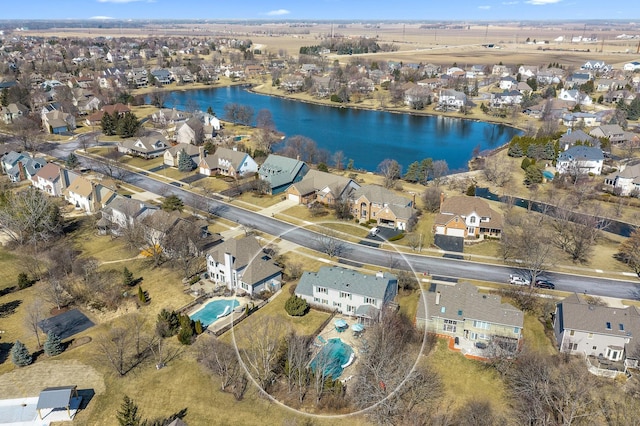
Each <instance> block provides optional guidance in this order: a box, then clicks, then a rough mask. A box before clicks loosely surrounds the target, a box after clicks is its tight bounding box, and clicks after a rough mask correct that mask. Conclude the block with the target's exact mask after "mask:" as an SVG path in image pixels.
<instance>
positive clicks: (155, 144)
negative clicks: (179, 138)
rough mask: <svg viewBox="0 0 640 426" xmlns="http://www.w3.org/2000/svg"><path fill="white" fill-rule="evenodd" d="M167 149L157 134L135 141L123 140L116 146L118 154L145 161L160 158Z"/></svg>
mask: <svg viewBox="0 0 640 426" xmlns="http://www.w3.org/2000/svg"><path fill="white" fill-rule="evenodd" d="M167 148H169V144H168V143H167V140H166V139H165V137H164V136H163V135H162V134H160V133H158V132H153V133H151V134H149V135H147V136H142V137H139V138H137V139H129V140H125V141H122V142H120V143H119V144H118V151H119V152H122V153H124V154H129V155H133V156H136V157H142V158H146V159H149V158H156V157H160V156H161V155H163V154H164V151H165V150H166V149H167Z"/></svg>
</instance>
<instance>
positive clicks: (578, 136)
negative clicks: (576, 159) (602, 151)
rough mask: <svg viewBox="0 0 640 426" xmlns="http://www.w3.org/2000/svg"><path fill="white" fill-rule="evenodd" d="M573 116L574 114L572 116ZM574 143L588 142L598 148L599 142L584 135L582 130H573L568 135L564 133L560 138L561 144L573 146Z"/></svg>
mask: <svg viewBox="0 0 640 426" xmlns="http://www.w3.org/2000/svg"><path fill="white" fill-rule="evenodd" d="M574 116H575V114H574ZM576 142H588V143H589V144H590V145H592V146H600V141H599V140H598V139H597V138H594V137H593V136H591V135H589V134H587V133H585V132H584V131H583V130H580V129H578V130H574V131H572V132H570V133H565V134H564V135H562V136H561V137H560V143H561V144H565V143H566V144H570V145H573V144H575V143H576Z"/></svg>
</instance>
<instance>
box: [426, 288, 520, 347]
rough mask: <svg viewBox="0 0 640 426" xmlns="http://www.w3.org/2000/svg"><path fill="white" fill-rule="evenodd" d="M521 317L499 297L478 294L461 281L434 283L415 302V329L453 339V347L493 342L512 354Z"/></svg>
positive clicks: (516, 344) (518, 334) (516, 343)
mask: <svg viewBox="0 0 640 426" xmlns="http://www.w3.org/2000/svg"><path fill="white" fill-rule="evenodd" d="M523 326H524V314H523V312H522V311H521V310H520V309H517V308H515V307H514V306H512V305H510V304H509V303H503V302H502V299H501V297H500V296H498V295H495V294H487V293H480V292H479V291H478V287H476V286H474V285H472V284H470V283H467V282H461V283H458V284H454V285H450V284H435V283H432V284H431V285H430V286H429V290H427V291H422V293H421V294H420V298H419V299H418V310H417V312H416V327H417V328H418V329H422V330H424V329H426V331H427V332H428V333H433V334H436V335H438V336H444V337H447V338H450V339H453V340H454V342H455V344H456V346H459V347H460V346H461V347H465V346H467V347H471V346H476V344H477V343H480V344H485V345H486V344H489V343H492V342H493V343H496V344H497V345H498V346H499V347H501V348H502V349H504V350H507V351H509V352H515V351H516V350H517V349H518V348H519V346H520V343H521V339H522V329H523Z"/></svg>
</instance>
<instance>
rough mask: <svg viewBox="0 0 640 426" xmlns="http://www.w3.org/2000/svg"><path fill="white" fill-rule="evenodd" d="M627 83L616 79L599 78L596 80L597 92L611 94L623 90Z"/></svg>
mask: <svg viewBox="0 0 640 426" xmlns="http://www.w3.org/2000/svg"><path fill="white" fill-rule="evenodd" d="M625 85H626V81H625V80H622V79H616V78H599V79H597V80H596V83H595V89H596V92H609V91H611V90H622V88H623V87H624V86H625Z"/></svg>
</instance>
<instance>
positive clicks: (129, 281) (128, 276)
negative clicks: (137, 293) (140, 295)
mask: <svg viewBox="0 0 640 426" xmlns="http://www.w3.org/2000/svg"><path fill="white" fill-rule="evenodd" d="M134 282H135V280H134V279H133V272H131V271H130V270H129V268H127V267H126V266H125V267H124V269H123V270H122V284H123V285H125V286H127V287H131V286H132V285H133V284H134Z"/></svg>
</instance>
